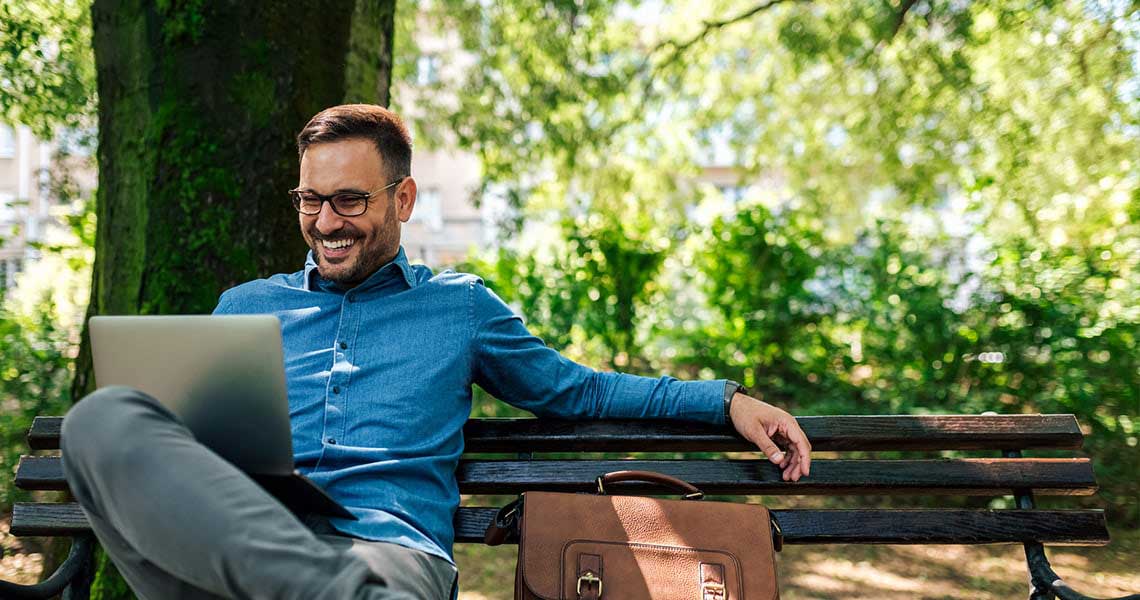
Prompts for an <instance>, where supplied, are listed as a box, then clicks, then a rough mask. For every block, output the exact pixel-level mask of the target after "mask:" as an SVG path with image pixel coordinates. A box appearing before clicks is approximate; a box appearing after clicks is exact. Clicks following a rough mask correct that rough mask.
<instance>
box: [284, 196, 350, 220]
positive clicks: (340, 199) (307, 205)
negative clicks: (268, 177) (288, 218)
mask: <svg viewBox="0 0 1140 600" xmlns="http://www.w3.org/2000/svg"><path fill="white" fill-rule="evenodd" d="M325 200H328V202H329V204H332V209H333V210H334V211H335V212H336V213H337V214H338V215H340V216H342V217H354V216H357V215H360V214H363V213H364V210H365V208H366V206H367V202H368V199H367V198H366V197H364V196H360V195H358V194H335V195H333V196H321V195H320V194H316V193H314V192H293V205H294V206H295V207H296V209H297V210H298V211H300V212H301V214H306V215H315V214H319V213H320V212H321V205H322V204H324V202H325Z"/></svg>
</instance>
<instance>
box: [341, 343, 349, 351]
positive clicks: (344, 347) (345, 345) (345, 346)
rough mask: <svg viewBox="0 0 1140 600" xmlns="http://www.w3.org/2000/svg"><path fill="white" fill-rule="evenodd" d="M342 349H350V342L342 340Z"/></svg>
mask: <svg viewBox="0 0 1140 600" xmlns="http://www.w3.org/2000/svg"><path fill="white" fill-rule="evenodd" d="M340 349H341V350H348V342H341V343H340Z"/></svg>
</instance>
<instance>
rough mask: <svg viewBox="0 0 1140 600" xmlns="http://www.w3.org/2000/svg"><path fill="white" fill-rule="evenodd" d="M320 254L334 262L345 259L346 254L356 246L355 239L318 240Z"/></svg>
mask: <svg viewBox="0 0 1140 600" xmlns="http://www.w3.org/2000/svg"><path fill="white" fill-rule="evenodd" d="M320 244H321V248H322V249H323V251H322V252H321V254H323V255H324V257H325V258H326V259H331V260H334V261H335V260H336V259H341V258H347V257H348V253H349V252H352V247H353V246H355V245H356V238H342V239H339V240H320Z"/></svg>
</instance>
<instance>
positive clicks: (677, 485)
mask: <svg viewBox="0 0 1140 600" xmlns="http://www.w3.org/2000/svg"><path fill="white" fill-rule="evenodd" d="M594 481H595V482H596V483H597V484H598V495H600V496H604V495H606V493H607V492H606V486H608V485H611V484H614V483H618V482H621V481H646V482H649V483H656V484H657V485H661V486H664V487H667V488H671V489H673V490H675V491H677V492H680V493H681V494H682V495H681V499H682V500H700V499H701V498H704V497H705V493H704V492H702V491H701V490H699V489H697V486H695V485H693V484H691V483H689V482H687V481H684V480H681V479H677V478H676V477H671V476H669V475H666V474H664V473H655V472H653V471H611V472H609V473H606V474H605V475H599V476H598V478H597V479H595V480H594Z"/></svg>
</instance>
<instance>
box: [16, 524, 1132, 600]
mask: <svg viewBox="0 0 1140 600" xmlns="http://www.w3.org/2000/svg"><path fill="white" fill-rule="evenodd" d="M7 532H8V525H7V519H4V520H3V521H2V522H0V545H2V546H3V548H4V556H3V558H2V559H0V578H3V579H6V580H9V581H20V582H24V583H30V582H32V581H33V580H34V579H35V577H36V576H37V574H38V573H39V569H40V565H41V562H42V559H41V557H40V555H39V554H35V553H25V552H24V550H25V548H24V547H22V546H21V545H20V541H19V540H18V539H17V538H14V537H12V536H9V535H8V533H7ZM515 550H516V549H515V547H514V546H500V547H497V548H491V547H487V546H482V545H474V544H460V545H458V546H456V559H457V562H458V563H459V570H460V571H459V572H460V589H461V590H462V592H461V593H460V595H459V598H460V600H508V599H509V598H511V585H512V582H513V577H512V574H513V572H514V565H515V562H514V559H515ZM1137 557H1140V531H1126V530H1114V531H1113V532H1112V543H1111V544H1109V545H1108V546H1107V547H1103V548H1055V549H1052V550H1051V551H1050V558H1051V559H1052V562H1053V567H1054V569H1055V570H1056V571H1057V572H1058V574H1060V575H1061V576H1062V577H1064V578H1065V580H1066V581H1067V582H1069V584H1070V585H1071V586H1072V587H1073V588H1075V589H1076V590H1078V591H1080V592H1082V593H1085V594H1089V595H1093V596H1102V597H1103V596H1110V597H1111V596H1120V595H1124V594H1128V593H1135V592H1138V591H1140V572H1138V570H1137V568H1136V565H1137V562H1136V561H1137ZM778 568H779V572H780V588H781V597H782V598H784V600H808V599H815V598H857V599H863V598H866V599H870V598H875V599H876V600H894V599H900V600H901V599H903V598H921V599H930V600H933V599H951V598H954V599H957V598H962V599H967V598H969V599H972V600H991V599H992V600H997V599H1003V600H1004V599H1007V598H1024V597H1026V595H1027V594H1026V589H1027V588H1026V578H1027V571H1026V569H1025V558H1024V555H1023V554H1022V551H1021V547H1020V546H1006V545H1002V546H853V545H835V546H788V547H786V548H785V549H784V551H783V552H782V553H780V555H779V567H778Z"/></svg>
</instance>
